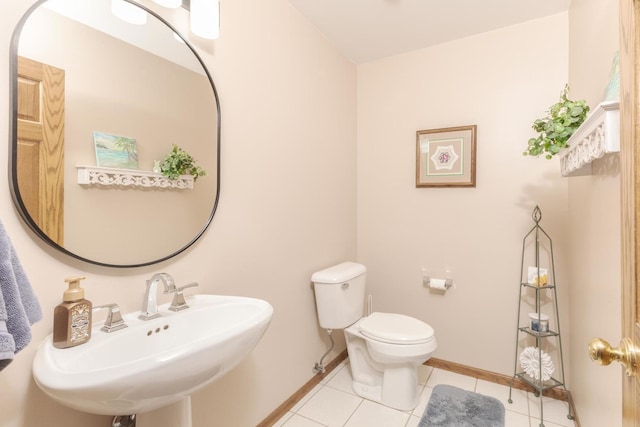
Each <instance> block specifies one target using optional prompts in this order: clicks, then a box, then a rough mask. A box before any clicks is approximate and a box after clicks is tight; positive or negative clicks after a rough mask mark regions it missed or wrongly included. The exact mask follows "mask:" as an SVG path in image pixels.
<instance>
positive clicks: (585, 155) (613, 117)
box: [558, 101, 620, 176]
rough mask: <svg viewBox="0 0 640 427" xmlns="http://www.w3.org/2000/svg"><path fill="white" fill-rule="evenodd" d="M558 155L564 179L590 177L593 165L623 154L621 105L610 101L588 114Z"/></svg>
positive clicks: (599, 105)
mask: <svg viewBox="0 0 640 427" xmlns="http://www.w3.org/2000/svg"><path fill="white" fill-rule="evenodd" d="M567 144H568V147H567V148H565V149H563V150H562V151H561V152H560V153H558V157H559V158H560V172H561V173H562V176H572V175H585V174H590V173H591V162H593V161H594V160H595V159H599V158H601V157H602V156H604V155H605V154H607V153H617V152H619V151H620V103H619V102H618V101H607V102H602V103H600V104H598V106H597V107H596V108H595V109H594V110H593V111H592V112H591V114H589V116H588V117H587V119H586V120H585V121H584V123H582V125H580V127H579V128H578V129H577V130H576V131H575V132H574V134H573V135H571V138H569V141H567Z"/></svg>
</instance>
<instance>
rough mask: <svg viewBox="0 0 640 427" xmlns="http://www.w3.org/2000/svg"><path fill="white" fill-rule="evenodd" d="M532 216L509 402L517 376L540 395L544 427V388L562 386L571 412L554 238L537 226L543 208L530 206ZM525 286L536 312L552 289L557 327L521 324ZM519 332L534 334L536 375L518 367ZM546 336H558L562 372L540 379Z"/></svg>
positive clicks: (521, 271)
mask: <svg viewBox="0 0 640 427" xmlns="http://www.w3.org/2000/svg"><path fill="white" fill-rule="evenodd" d="M532 218H533V221H534V223H535V225H534V227H533V228H532V229H531V230H530V231H529V232H528V233H527V234H526V235H525V236H524V238H523V239H522V262H521V266H520V279H521V283H520V294H519V296H518V301H519V304H518V318H517V321H518V323H517V334H516V356H515V366H514V369H513V372H514V374H513V377H512V378H511V383H510V385H509V403H513V400H512V399H511V392H512V390H513V383H514V381H515V380H516V378H518V379H520V380H521V381H523V382H524V383H526V384H528V385H529V386H531V387H533V389H534V393H535V395H536V396H538V397H539V398H540V427H544V412H543V411H544V409H543V399H542V395H543V392H544V391H545V390H548V389H552V388H556V387H562V388H563V389H564V390H565V392H566V394H567V399H568V403H569V405H568V406H569V413H568V415H567V418H568V419H570V420H572V419H573V414H572V413H571V395H570V393H569V390H568V389H567V387H566V385H565V376H564V359H563V357H562V339H561V335H560V319H559V311H558V294H557V291H556V283H555V279H556V274H555V266H554V262H553V242H552V240H551V237H549V235H548V234H547V233H546V232H545V231H544V230H543V229H542V227H541V226H540V220H541V219H542V211H541V210H540V208H539V207H538V206H536V207H535V209H534V210H533V215H532ZM531 239H535V240H534V244H533V249H532V250H533V251H534V254H533V256H534V257H535V265H534V268H536V269H537V275H536V280H535V281H534V282H533V283H530V282H531V281H530V280H523V279H524V278H525V277H528V273H527V274H526V275H525V270H524V269H525V253H527V247H526V245H527V242H530V241H531ZM541 240H542V241H543V243H546V244H547V245H548V250H549V254H550V259H549V266H548V271H549V272H550V273H551V274H550V275H548V277H547V284H546V285H544V284H543V283H542V281H541V277H542V276H541V274H540V272H541V267H540V261H541V260H540V245H541ZM529 250H531V249H529ZM527 289H534V293H535V308H536V313H541V311H540V310H541V308H542V303H541V294H542V293H545V292H552V299H553V303H554V304H555V316H554V320H555V325H556V327H557V331H553V330H551V329H549V330H546V331H540V330H538V331H536V330H534V329H532V328H531V324H529V325H526V326H523V325H522V323H521V318H520V315H521V309H522V305H523V298H522V292H523V290H527ZM538 323H540V317H538ZM537 329H541V328H540V327H539V326H538V328H537ZM521 334H526V335H528V336H532V337H534V338H535V344H536V349H537V353H538V354H537V357H538V372H537V377H538V379H536V378H534V377H530V376H529V375H528V374H527V373H526V372H525V371H523V370H518V359H519V357H518V355H519V353H520V351H519V350H520V349H519V343H520V337H521ZM549 338H552V339H553V338H556V339H557V340H558V358H559V360H560V366H559V368H560V370H559V371H560V372H559V373H560V374H561V377H560V378H554V377H553V376H551V377H550V378H549V379H547V380H543V363H542V360H543V359H542V353H543V352H542V344H543V342H544V341H545V340H547V339H549Z"/></svg>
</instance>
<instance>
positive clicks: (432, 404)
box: [418, 384, 504, 427]
mask: <svg viewBox="0 0 640 427" xmlns="http://www.w3.org/2000/svg"><path fill="white" fill-rule="evenodd" d="M418 427H504V405H503V404H502V402H500V401H499V400H498V399H496V398H495V397H490V396H485V395H482V394H478V393H473V392H471V391H466V390H462V389H460V388H457V387H452V386H450V385H442V384H441V385H437V386H435V387H434V388H433V393H432V394H431V399H429V404H428V405H427V409H426V410H425V411H424V415H423V416H422V419H421V420H420V424H418Z"/></svg>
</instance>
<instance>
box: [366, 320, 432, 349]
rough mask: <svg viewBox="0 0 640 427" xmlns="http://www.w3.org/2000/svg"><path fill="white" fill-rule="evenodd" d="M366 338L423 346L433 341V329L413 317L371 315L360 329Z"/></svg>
mask: <svg viewBox="0 0 640 427" xmlns="http://www.w3.org/2000/svg"><path fill="white" fill-rule="evenodd" d="M358 329H359V331H360V332H361V333H362V334H363V335H365V336H366V337H369V338H372V339H374V340H378V341H382V342H386V343H389V344H421V343H425V342H427V341H429V340H431V339H433V335H434V331H433V328H432V327H431V326H429V325H427V324H426V323H424V322H422V321H420V320H418V319H415V318H413V317H409V316H405V315H403V314H395V313H378V312H375V313H371V314H370V315H369V316H368V317H366V318H364V319H362V321H361V322H360V324H359V327H358Z"/></svg>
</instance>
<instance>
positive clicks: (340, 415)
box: [274, 361, 574, 427]
mask: <svg viewBox="0 0 640 427" xmlns="http://www.w3.org/2000/svg"><path fill="white" fill-rule="evenodd" d="M419 379H420V385H421V387H423V389H422V394H421V396H420V402H419V403H418V406H417V407H416V408H415V409H414V410H413V411H398V410H396V409H392V408H389V407H387V406H384V405H380V404H377V403H374V402H371V401H369V400H366V399H362V398H361V397H359V396H357V395H356V394H355V393H354V392H353V391H352V390H351V370H350V368H349V363H348V361H345V362H343V363H342V364H341V365H340V366H338V367H337V368H336V369H334V370H333V372H331V374H330V375H328V376H327V377H326V378H324V379H323V381H322V382H321V383H320V384H318V385H317V386H316V387H315V388H314V389H313V390H311V391H310V392H309V394H307V395H306V396H305V397H304V398H303V399H301V400H300V402H298V403H297V404H296V405H295V406H294V407H293V408H291V410H290V411H289V412H288V413H287V414H286V415H285V416H284V417H282V418H281V419H280V420H278V422H276V423H275V424H274V426H275V427H323V426H324V427H417V426H418V423H419V422H420V418H421V416H422V414H423V413H424V411H425V409H426V407H427V403H428V402H429V397H430V396H431V391H432V390H433V387H435V386H436V385H438V384H449V385H452V386H455V387H459V388H462V389H465V390H470V391H475V392H477V393H481V394H484V395H488V396H493V397H496V398H497V399H499V400H500V401H501V402H502V403H503V404H504V407H505V409H506V411H505V427H538V426H539V425H540V419H539V417H540V406H539V405H540V400H539V398H538V397H535V396H534V395H533V394H532V393H527V392H525V391H522V390H517V389H513V393H512V400H513V403H511V404H510V403H508V402H507V399H508V398H509V387H506V386H502V385H499V384H495V383H491V382H487V381H483V380H477V379H475V378H472V377H467V376H465V375H460V374H456V373H453V372H449V371H443V370H441V369H434V368H431V367H428V366H424V365H423V366H421V367H420V368H419ZM567 413H568V406H567V403H566V402H562V401H559V400H555V399H550V398H547V397H545V398H544V425H545V427H560V426H563V427H574V422H573V421H571V420H569V419H567Z"/></svg>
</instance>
